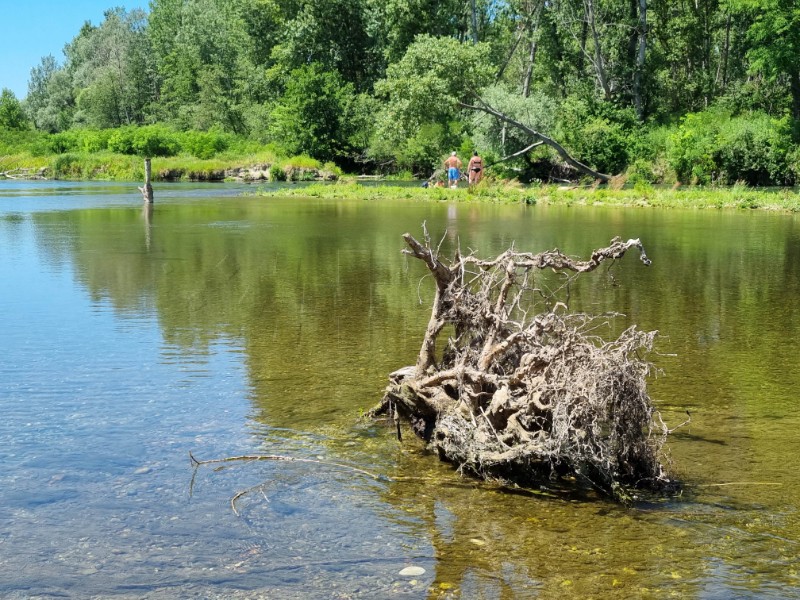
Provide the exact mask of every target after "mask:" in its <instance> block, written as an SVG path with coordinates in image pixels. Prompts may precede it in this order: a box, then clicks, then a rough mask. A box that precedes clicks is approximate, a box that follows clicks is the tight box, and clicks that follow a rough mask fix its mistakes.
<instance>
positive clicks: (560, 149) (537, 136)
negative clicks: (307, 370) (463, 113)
mask: <svg viewBox="0 0 800 600" xmlns="http://www.w3.org/2000/svg"><path fill="white" fill-rule="evenodd" d="M473 96H474V97H475V100H476V101H477V104H467V103H464V102H459V105H460V106H461V108H468V109H470V110H477V111H481V112H484V113H486V114H487V115H491V116H493V117H495V118H496V119H497V120H499V121H502V122H503V123H506V124H508V125H511V126H512V127H515V128H516V129H519V130H520V131H523V132H524V133H526V134H527V135H529V136H530V137H531V139H533V140H534V141H533V143H531V144H530V145H529V146H528V147H527V148H525V149H523V150H520V151H519V152H516V153H514V154H512V155H510V156H507V157H505V158H503V159H501V160H500V161H497V162H502V161H504V160H508V159H509V158H514V157H516V156H518V155H520V154H525V153H526V152H529V151H530V150H532V149H533V148H535V147H537V146H539V145H541V144H546V145H548V146H550V147H551V148H552V149H553V150H555V151H556V152H557V153H558V155H559V156H560V157H561V158H562V159H564V162H566V163H567V164H568V165H569V166H570V167H572V168H573V169H575V170H577V171H580V172H581V173H585V174H586V175H590V176H591V177H594V178H595V179H598V180H600V181H602V182H608V181H611V178H612V176H611V175H608V174H606V173H600V172H599V171H595V170H594V169H592V168H591V167H590V166H588V165H586V164H584V163H582V162H581V161H579V160H577V159H576V158H575V157H573V156H572V155H571V154H570V153H569V152H567V149H566V148H564V146H562V145H561V144H559V143H558V142H557V141H555V140H554V139H553V138H551V137H549V136H547V135H545V134H543V133H542V132H541V131H537V130H535V129H533V128H531V127H528V126H527V125H525V124H524V123H521V122H520V121H517V120H516V119H512V118H511V117H509V116H508V115H506V114H504V113H502V112H500V111H499V110H497V109H496V108H493V107H492V106H490V105H489V104H488V103H487V102H486V101H485V100H483V98H481V97H480V96H478V94H473ZM495 164H496V163H495Z"/></svg>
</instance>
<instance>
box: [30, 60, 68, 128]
mask: <svg viewBox="0 0 800 600" xmlns="http://www.w3.org/2000/svg"><path fill="white" fill-rule="evenodd" d="M26 105H27V110H28V115H29V116H30V118H31V120H32V121H33V124H34V126H35V127H36V128H37V129H41V130H43V131H48V132H50V133H55V132H58V131H64V130H65V129H68V128H69V127H70V125H71V124H72V115H73V113H74V112H75V97H74V95H73V92H72V78H71V77H70V75H69V73H68V72H67V71H66V70H65V69H64V68H63V67H61V66H59V64H58V63H57V62H56V59H55V58H54V57H53V56H52V55H48V56H45V57H44V58H42V60H41V62H40V64H39V65H38V66H36V67H34V68H33V69H31V78H30V81H29V82H28V97H27V99H26Z"/></svg>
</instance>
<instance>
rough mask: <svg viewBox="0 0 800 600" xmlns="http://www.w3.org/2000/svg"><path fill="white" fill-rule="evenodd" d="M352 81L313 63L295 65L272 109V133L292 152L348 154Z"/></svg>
mask: <svg viewBox="0 0 800 600" xmlns="http://www.w3.org/2000/svg"><path fill="white" fill-rule="evenodd" d="M353 97H354V88H353V85H352V84H351V83H347V82H345V81H343V80H342V77H341V76H340V75H339V74H338V73H337V72H336V71H326V70H324V68H323V66H322V65H319V64H317V63H312V64H310V65H306V66H303V67H300V68H299V69H295V70H294V71H292V73H291V76H290V77H289V80H288V84H287V86H286V90H285V92H284V94H283V97H282V98H281V100H280V102H279V103H278V105H277V106H276V107H275V109H274V110H273V111H272V115H271V119H270V133H271V134H272V137H273V139H275V140H276V141H277V142H279V143H280V144H281V145H282V146H283V147H284V148H285V149H286V150H287V151H288V152H289V153H291V154H301V153H303V154H308V155H310V156H312V157H314V158H318V159H320V160H333V159H335V158H339V157H342V156H344V155H345V154H347V152H348V150H349V148H348V142H349V139H350V134H351V120H350V110H349V106H350V102H351V100H352V99H353Z"/></svg>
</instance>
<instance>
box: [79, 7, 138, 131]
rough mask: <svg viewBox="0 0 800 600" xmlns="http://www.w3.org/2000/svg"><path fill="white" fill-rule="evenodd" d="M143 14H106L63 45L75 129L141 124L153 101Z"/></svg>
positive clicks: (115, 12) (114, 10) (120, 12)
mask: <svg viewBox="0 0 800 600" xmlns="http://www.w3.org/2000/svg"><path fill="white" fill-rule="evenodd" d="M146 24H147V16H146V14H145V13H144V12H143V11H141V10H133V11H131V12H127V11H125V10H124V9H122V8H114V9H111V10H108V11H106V13H105V15H104V20H103V22H102V23H101V24H100V25H99V26H97V27H92V26H90V25H88V24H87V26H85V27H84V28H83V29H82V30H81V32H80V34H79V35H78V36H77V37H76V38H75V39H74V40H73V41H72V42H71V43H70V44H68V45H67V47H66V49H65V54H66V56H67V68H68V70H69V71H70V73H71V75H72V83H73V86H74V87H75V88H76V89H77V90H78V92H77V106H78V111H77V113H76V115H75V117H74V118H75V119H76V122H77V123H80V124H86V125H89V126H93V127H98V128H107V127H119V126H121V125H130V124H134V123H142V122H143V121H144V120H145V114H146V107H147V106H148V104H149V102H150V101H151V99H152V94H153V87H154V86H153V82H152V81H148V79H150V78H152V76H153V72H152V70H151V69H150V68H149V67H150V66H151V65H152V60H151V57H150V52H149V44H148V40H147V36H146V33H145V28H146Z"/></svg>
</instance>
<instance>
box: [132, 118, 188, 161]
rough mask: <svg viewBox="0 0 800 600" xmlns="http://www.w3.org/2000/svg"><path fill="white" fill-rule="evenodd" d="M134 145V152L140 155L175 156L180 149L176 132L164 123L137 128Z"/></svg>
mask: <svg viewBox="0 0 800 600" xmlns="http://www.w3.org/2000/svg"><path fill="white" fill-rule="evenodd" d="M132 147H133V154H137V155H139V156H175V155H176V154H177V153H178V151H179V150H180V145H179V144H178V141H177V139H176V136H175V133H174V132H173V131H172V130H171V129H168V128H167V127H164V126H163V125H148V126H146V127H139V128H138V129H136V130H135V132H134V134H133V143H132Z"/></svg>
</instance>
